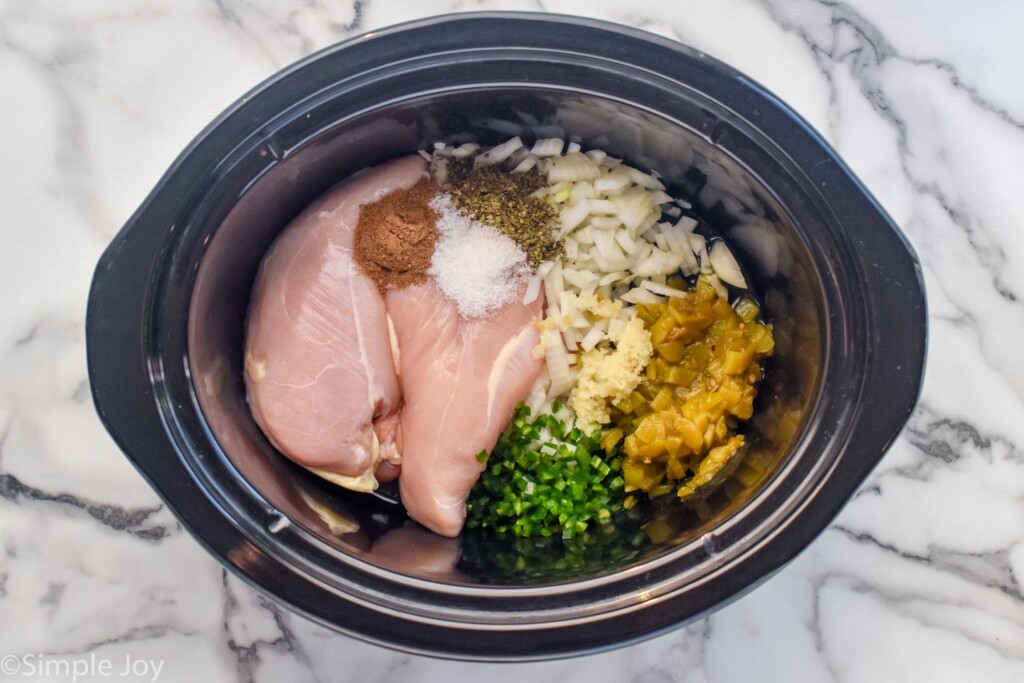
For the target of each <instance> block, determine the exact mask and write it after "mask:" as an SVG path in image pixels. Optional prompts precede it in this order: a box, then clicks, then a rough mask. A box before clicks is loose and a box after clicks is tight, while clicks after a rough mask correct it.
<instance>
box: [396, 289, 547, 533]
mask: <svg viewBox="0 0 1024 683" xmlns="http://www.w3.org/2000/svg"><path fill="white" fill-rule="evenodd" d="M387 307H388V312H389V313H390V315H391V319H392V321H393V323H394V328H395V333H396V335H397V337H398V347H399V349H400V355H399V365H400V372H401V376H402V389H403V393H404V397H405V408H404V409H403V410H402V441H403V451H402V476H401V477H400V478H399V480H398V483H399V486H400V490H401V494H402V503H403V504H404V505H405V508H406V510H408V512H409V514H410V515H411V516H412V518H413V519H415V520H416V521H417V522H419V523H420V524H423V525H424V526H426V527H428V528H430V529H431V530H433V531H436V532H437V533H439V534H441V535H444V536H455V535H457V534H458V533H459V530H460V529H461V528H462V523H463V522H464V521H465V518H466V497H467V496H468V495H469V491H470V489H471V488H473V484H474V483H475V482H476V480H477V477H479V476H480V472H482V471H483V468H484V465H483V464H482V463H480V462H479V461H478V460H477V459H476V456H477V454H478V453H479V452H480V451H482V450H487V451H490V450H491V449H492V448H494V444H495V443H496V442H497V440H498V436H499V435H500V434H501V432H502V430H504V429H505V427H507V426H508V423H509V421H510V420H511V419H512V414H513V412H514V411H515V406H516V404H517V403H519V402H520V401H521V400H523V398H525V397H526V395H527V394H528V393H529V391H530V387H531V386H532V385H533V382H534V380H536V379H537V375H538V374H540V371H541V368H542V364H543V362H542V361H541V360H539V359H537V358H534V357H533V348H534V347H535V346H536V345H537V343H538V342H539V337H538V333H537V330H536V329H535V327H534V325H533V324H532V321H533V319H534V318H536V317H539V316H540V314H541V311H542V310H543V307H544V302H543V298H542V297H538V298H537V299H536V300H534V301H533V303H531V304H530V305H528V306H527V305H524V304H522V303H520V302H519V301H518V300H517V301H515V302H513V303H511V304H507V305H506V306H504V307H502V308H500V309H498V310H497V311H495V312H493V313H492V314H490V315H489V316H487V317H485V318H480V319H474V320H465V319H463V318H461V317H460V316H459V312H458V309H457V308H456V306H455V304H453V303H452V302H450V301H449V300H448V299H446V298H445V296H444V294H442V293H441V291H440V290H439V289H438V288H437V286H436V285H435V284H434V283H433V281H428V282H427V283H426V284H423V285H417V286H414V287H407V288H406V289H401V290H390V291H388V294H387Z"/></svg>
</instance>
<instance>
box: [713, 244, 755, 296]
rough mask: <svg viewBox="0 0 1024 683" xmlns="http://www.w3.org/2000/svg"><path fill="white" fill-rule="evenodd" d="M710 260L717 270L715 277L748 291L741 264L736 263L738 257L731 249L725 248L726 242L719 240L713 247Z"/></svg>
mask: <svg viewBox="0 0 1024 683" xmlns="http://www.w3.org/2000/svg"><path fill="white" fill-rule="evenodd" d="M708 260H710V261H711V267H712V268H713V269H714V270H715V275H717V276H718V277H719V278H720V279H721V280H722V281H723V282H726V283H728V284H730V285H732V286H734V287H739V288H740V289H746V287H747V280H746V278H744V277H743V272H742V271H741V270H740V264H738V263H736V257H734V256H733V255H732V251H730V250H729V247H727V246H725V242H722V241H721V240H717V241H715V243H714V244H712V245H711V252H710V253H709V254H708Z"/></svg>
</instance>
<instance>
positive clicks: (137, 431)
mask: <svg viewBox="0 0 1024 683" xmlns="http://www.w3.org/2000/svg"><path fill="white" fill-rule="evenodd" d="M514 126H520V127H521V128H522V129H523V130H522V134H523V136H524V137H525V138H529V137H530V136H531V135H533V134H535V133H540V136H541V137H544V136H548V135H562V134H564V135H565V136H575V137H577V138H578V139H579V140H580V141H581V142H582V143H583V145H584V146H585V147H589V146H593V147H600V148H601V149H604V150H606V151H607V152H609V153H610V154H613V155H616V156H621V157H623V158H624V159H625V160H626V161H627V162H628V163H630V164H633V165H635V166H638V167H640V168H642V169H654V170H656V171H658V172H659V173H661V174H662V175H663V176H664V179H665V182H666V185H667V186H668V191H669V193H670V194H672V195H673V196H680V197H683V198H685V199H687V200H689V201H691V202H692V203H693V204H694V206H695V208H696V209H697V210H698V211H699V213H700V215H701V216H702V217H703V219H704V220H705V221H706V227H707V228H708V229H710V230H713V231H716V232H718V233H720V234H722V235H723V236H724V237H725V238H726V239H727V240H729V241H730V243H731V245H732V246H733V248H734V251H735V252H736V253H737V255H738V257H739V258H740V260H741V262H742V263H744V265H745V266H746V268H747V269H748V274H749V276H750V278H751V280H752V282H753V289H754V291H755V292H757V293H758V294H759V297H760V300H761V302H762V304H763V307H764V311H765V317H766V318H767V319H768V320H769V321H770V322H771V323H772V324H773V325H774V329H775V335H776V339H777V348H776V354H775V356H774V357H773V358H772V360H771V362H770V363H769V364H768V365H767V374H766V378H765V380H764V382H763V384H762V386H761V390H760V394H759V397H758V404H757V412H756V413H755V418H754V419H753V420H752V421H751V422H750V423H749V424H748V425H747V426H745V427H744V432H745V433H746V435H747V438H748V441H749V443H750V444H751V445H750V448H749V449H748V453H747V455H746V457H745V461H744V464H743V465H741V466H740V467H739V468H738V469H737V470H736V472H734V473H733V475H732V477H731V478H730V479H729V480H728V481H726V482H725V484H724V485H723V486H722V487H721V488H720V489H719V490H718V492H717V493H716V494H714V495H713V496H711V497H709V498H707V499H706V500H703V501H701V502H699V503H698V504H695V505H687V506H684V505H681V504H679V503H678V502H676V501H673V500H666V501H663V502H661V503H660V504H658V505H650V506H640V507H638V508H635V509H634V510H632V511H630V514H628V515H624V516H623V517H622V518H621V519H620V520H619V521H618V522H617V523H616V524H615V525H614V526H612V527H608V528H607V529H606V530H604V531H602V530H598V531H597V532H595V533H593V534H590V535H588V537H586V538H584V539H580V540H577V541H575V542H562V541H561V540H560V539H550V540H547V541H544V542H536V543H534V542H524V541H516V540H515V539H497V538H494V537H490V536H487V535H485V534H481V533H475V532H464V533H463V535H462V536H461V537H460V538H458V539H444V538H440V537H437V536H434V535H433V534H431V533H429V532H427V531H424V530H423V529H421V528H420V527H418V526H417V525H415V524H413V523H411V522H409V521H408V520H407V519H406V517H405V515H404V513H403V512H402V510H401V507H400V506H398V505H396V504H394V503H393V502H390V501H388V500H386V497H385V496H370V495H365V494H352V493H349V492H346V491H343V490H340V489H337V488H335V487H333V486H331V485H329V484H326V483H324V482H322V481H321V480H319V479H318V478H316V477H315V476H313V475H311V474H309V473H308V472H306V471H305V470H304V469H302V468H300V467H298V466H296V465H294V464H292V463H291V462H290V461H288V460H287V459H286V458H284V457H283V456H281V455H280V454H279V453H277V452H276V451H275V450H274V448H273V447H272V446H271V445H270V444H269V443H268V441H267V440H266V438H265V437H264V436H263V435H262V433H261V432H260V430H259V429H258V427H256V425H255V423H254V422H253V421H252V418H251V417H250V415H249V412H248V408H247V406H246V403H245V395H244V386H243V383H242V367H243V361H242V347H243V340H244V325H245V316H246V311H247V306H248V303H249V293H250V289H251V286H252V282H253V279H254V276H255V273H256V269H257V267H258V265H259V262H260V259H261V258H262V255H263V254H264V252H265V251H266V249H267V247H268V246H269V245H270V243H271V242H272V241H273V239H274V238H275V236H276V235H277V234H278V233H279V232H280V230H281V229H282V228H283V227H284V226H285V225H286V224H287V222H288V220H289V219H291V218H292V217H294V216H295V215H296V214H297V213H298V212H299V211H300V210H301V209H302V208H303V207H304V206H305V205H306V204H308V203H309V202H310V201H311V200H312V199H314V198H315V197H316V196H318V195H319V194H321V193H322V192H323V191H325V190H326V189H327V188H329V187H330V186H332V185H334V184H335V183H337V182H339V181H340V180H342V179H344V178H345V177H347V176H348V175H350V174H352V173H354V172H356V171H358V170H360V169H362V168H365V167H367V166H370V165H373V164H377V163H380V162H382V161H386V160H388V159H391V158H394V157H396V156H400V155H405V154H411V153H415V152H416V150H418V149H424V148H428V147H429V146H430V145H431V144H432V143H433V142H435V141H441V140H444V141H456V142H461V141H468V140H474V141H479V142H483V143H494V142H499V141H502V140H504V139H507V137H509V136H510V134H511V133H512V132H514V128H513V127H514ZM133 283H134V284H133ZM924 340H925V329H924V309H923V294H922V291H921V282H920V274H919V272H918V269H917V265H916V261H915V259H914V257H913V254H912V252H911V251H910V249H909V247H908V246H907V245H906V243H905V242H904V240H903V238H902V236H901V235H900V234H899V232H898V230H897V229H896V228H895V226H893V225H892V223H891V221H889V219H888V218H887V217H886V216H885V214H884V213H883V212H882V211H881V210H880V209H879V208H878V207H877V205H876V204H875V203H874V201H873V200H872V198H871V197H870V195H868V194H867V192H866V191H865V190H864V189H863V188H862V187H861V186H860V185H859V183H858V182H857V181H856V179H855V178H853V177H852V176H851V175H850V173H849V171H848V170H847V169H846V168H845V167H844V166H843V165H842V163H841V161H839V159H838V158H836V157H835V155H834V152H832V151H831V150H830V149H829V148H828V147H827V146H826V145H824V143H823V142H821V141H820V139H818V138H817V136H816V135H815V134H814V133H813V131H811V130H810V129H808V128H807V127H806V124H804V123H803V122H802V121H801V120H800V119H799V118H797V117H796V116H795V115H794V114H792V113H791V112H790V111H789V110H788V109H786V108H785V107H784V106H783V105H781V104H780V103H778V102H777V101H776V100H774V98H772V97H771V96H770V95H769V94H767V93H765V92H764V91H763V90H762V89H760V88H759V87H758V86H757V85H756V84H753V83H751V82H750V81H748V80H746V79H745V78H743V77H742V76H741V75H740V74H737V73H736V72H734V71H732V70H731V69H729V68H728V67H725V66H724V65H721V64H719V63H717V62H715V61H713V60H710V59H708V58H707V57H705V56H703V55H701V54H699V53H696V52H694V51H690V50H688V49H686V48H685V47H682V46H679V45H677V44H675V43H669V42H667V41H662V40H660V39H658V38H655V37H653V36H649V35H647V34H643V33H640V32H636V31H632V30H628V29H623V28H620V27H610V26H608V25H604V24H600V23H597V22H581V21H579V20H574V21H571V22H570V21H568V20H566V19H563V18H557V17H555V18H552V17H543V18H541V17H535V16H531V15H479V14H478V15H464V16H460V17H453V18H448V19H436V20H428V21H427V22H421V23H419V24H416V25H412V26H408V27H404V28H401V29H398V30H393V31H385V32H383V33H382V34H381V35H379V36H374V37H369V38H361V39H357V40H355V41H352V42H349V43H347V44H343V45H341V46H338V47H336V48H332V49H329V50H327V51H325V52H323V53H321V54H319V55H314V56H313V57H312V58H310V59H308V60H306V61H304V62H302V63H300V64H299V65H296V66H295V67H292V68H291V69H288V70H286V71H285V72H282V73H281V74H279V75H278V76H276V77H275V78H274V79H272V80H271V81H269V82H268V83H266V84H264V85H263V86H261V87H260V88H258V89H257V90H256V91H254V92H253V93H252V94H250V95H249V96H247V98H245V99H244V100H243V101H242V102H240V103H239V104H238V105H236V106H235V107H233V108H232V109H231V110H229V111H228V112H226V113H225V114H224V115H223V116H222V117H221V118H220V119H219V120H218V121H217V122H215V123H214V124H212V125H211V127H210V128H208V129H207V131H205V132H204V133H203V135H201V136H200V138H199V139H197V141H196V142H195V143H194V144H193V145H192V146H191V147H190V148H189V149H188V150H186V152H185V153H184V154H183V156H182V157H181V158H180V159H179V161H178V162H177V163H176V165H175V167H174V168H173V169H172V170H171V171H169V174H168V176H167V177H165V178H164V180H163V181H162V182H161V185H160V186H158V188H157V189H156V190H155V191H154V194H153V195H152V196H151V197H150V198H149V200H147V203H146V204H145V205H144V206H143V207H142V208H141V209H140V210H139V212H138V213H137V214H136V215H135V216H134V217H133V218H132V220H131V221H130V222H129V224H128V225H127V226H126V227H125V230H124V231H122V233H121V235H119V236H118V239H117V240H115V243H114V244H113V245H112V246H111V247H110V249H109V250H108V252H107V254H105V256H104V261H102V262H101V264H100V267H99V269H98V271H97V279H96V281H95V282H94V288H93V293H92V296H91V298H90V311H89V352H90V370H91V373H92V378H93V389H94V394H95V398H96V402H97V406H98V409H99V411H100V414H101V416H103V418H104V420H105V422H106V423H107V426H108V428H109V429H110V430H111V432H112V433H113V434H114V435H115V437H116V438H118V440H119V442H120V443H121V444H122V447H123V448H124V449H125V451H126V452H127V453H128V455H129V457H131V458H132V459H133V461H134V462H135V463H136V465H137V466H138V467H139V468H140V470H141V471H142V472H143V473H144V474H145V475H146V476H147V477H149V478H150V480H151V481H152V483H153V485H154V486H155V488H157V490H158V491H159V492H160V493H161V495H163V496H164V498H165V499H166V500H167V501H168V504H169V505H170V506H171V507H172V509H174V510H175V511H176V513H177V514H178V515H179V517H180V518H181V519H182V521H183V522H184V523H185V525H186V526H187V527H189V528H190V530H191V531H192V532H193V533H194V534H195V535H196V536H197V537H198V538H199V539H200V540H201V541H202V542H204V543H205V544H206V545H207V546H208V547H209V548H210V550H211V551H212V552H214V553H215V554H216V555H218V556H219V557H220V558H221V559H222V560H223V561H225V563H226V564H227V565H228V566H230V567H231V568H232V569H234V570H235V571H237V572H238V573H239V574H241V575H242V576H244V577H246V578H247V579H249V580H250V581H252V582H253V583H254V584H256V585H257V587H259V588H260V589H262V590H265V591H267V592H269V593H270V594H272V595H274V596H276V597H277V598H279V599H281V600H283V601H285V602H287V603H289V604H291V605H292V606H293V607H295V608H297V609H299V610H300V611H303V612H305V613H306V614H308V615H310V616H312V617H314V618H316V619H318V620H321V621H323V622H325V623H328V624H330V625H332V626H334V627H336V628H339V629H342V630H345V631H347V632H351V633H353V634H355V635H358V636H360V637H363V638H367V639H371V640H374V641H377V642H382V643H385V644H390V645H394V646H398V647H402V648H404V649H409V650H414V651H422V652H427V653H431V654H442V655H447V656H457V657H472V658H484V659H491V658H499V659H522V658H537V657H548V656H558V655H564V654H569V653H575V652H581V651H586V650H593V649H597V648H601V647H607V646H610V645H614V644H621V643H623V642H628V641H629V640H632V639H636V638H639V637H643V636H648V635H651V634H654V633H656V632H658V631H660V630H663V629H665V628H668V627H670V626H674V625H678V624H679V623H682V622H684V621H686V620H688V619H691V618H694V617H696V616H698V615H700V614H702V613H703V612H705V611H707V610H709V609H711V608H713V607H715V606H718V605H721V604H723V603H724V602H725V601H728V600H729V599H732V598H734V597H736V596H737V595H739V594H741V593H742V592H743V591H745V590H747V589H749V588H750V587H752V586H753V585H755V583H756V582H757V581H759V580H762V579H764V578H766V577H767V576H768V575H769V574H770V573H771V572H773V571H774V570H776V569H778V568H779V567H780V566H782V565H783V564H784V563H785V562H786V561H788V560H789V559H791V558H792V557H793V556H795V554H796V553H797V552H799V550H801V549H802V548H803V547H804V546H806V544H807V543H809V542H810V540H811V539H812V538H813V537H814V536H815V535H816V534H817V533H819V532H820V531H821V530H822V529H823V528H824V527H825V525H826V524H827V523H828V521H829V520H830V519H831V518H832V517H833V516H834V515H835V514H836V513H837V512H838V510H839V509H840V507H841V506H842V504H843V503H844V502H845V501H846V500H847V499H848V498H849V496H850V495H852V493H853V491H854V490H855V488H856V486H857V485H858V484H859V483H860V481H862V479H863V478H864V477H865V476H866V475H867V473H868V472H869V471H870V469H871V467H873V466H874V465H875V464H876V463H877V461H878V460H879V459H880V458H881V456H882V454H883V453H884V451H885V449H886V447H887V446H888V444H889V443H890V442H891V440H892V438H893V437H894V436H895V434H896V433H897V432H898V430H899V428H900V427H901V426H902V424H903V422H904V420H905V419H906V416H907V415H908V414H909V411H910V409H911V408H912V406H913V404H914V401H915V400H916V396H917V391H918V388H919V384H920V376H921V368H922V363H923V354H924ZM118 343H119V344H120V345H121V347H122V348H123V356H120V357H116V356H113V355H111V354H112V353H113V352H114V351H115V349H112V348H111V347H112V346H116V345H117V344H118ZM101 345H102V349H103V350H101ZM125 394H127V395H130V396H134V397H135V401H134V402H131V401H129V400H127V399H126V398H125ZM140 399H141V400H140ZM129 416H130V417H129ZM147 420H148V421H149V423H150V424H152V425H154V426H157V427H158V428H159V429H158V430H149V431H145V430H144V429H143V428H142V425H144V424H145V423H146V422H147ZM667 498H671V497H667ZM509 631H515V632H517V635H516V637H514V638H510V637H508V632H509Z"/></svg>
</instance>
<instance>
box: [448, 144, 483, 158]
mask: <svg viewBox="0 0 1024 683" xmlns="http://www.w3.org/2000/svg"><path fill="white" fill-rule="evenodd" d="M478 149H480V145H478V144H476V143H475V142H467V143H465V144H462V145H459V146H458V147H456V148H455V150H454V151H453V152H452V156H454V157H455V158H456V159H465V158H466V157H468V156H469V155H471V154H476V151H477V150H478Z"/></svg>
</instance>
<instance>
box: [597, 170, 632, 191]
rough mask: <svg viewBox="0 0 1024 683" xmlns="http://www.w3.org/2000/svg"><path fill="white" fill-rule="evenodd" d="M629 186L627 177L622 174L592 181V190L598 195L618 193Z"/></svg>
mask: <svg viewBox="0 0 1024 683" xmlns="http://www.w3.org/2000/svg"><path fill="white" fill-rule="evenodd" d="M628 185H629V176H628V175H626V174H624V173H616V174H611V175H606V176H605V177H603V178H600V179H598V180H595V181H594V189H595V190H597V191H598V193H600V194H605V193H608V192H618V191H619V190H623V189H625V188H626V187H627V186H628Z"/></svg>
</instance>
